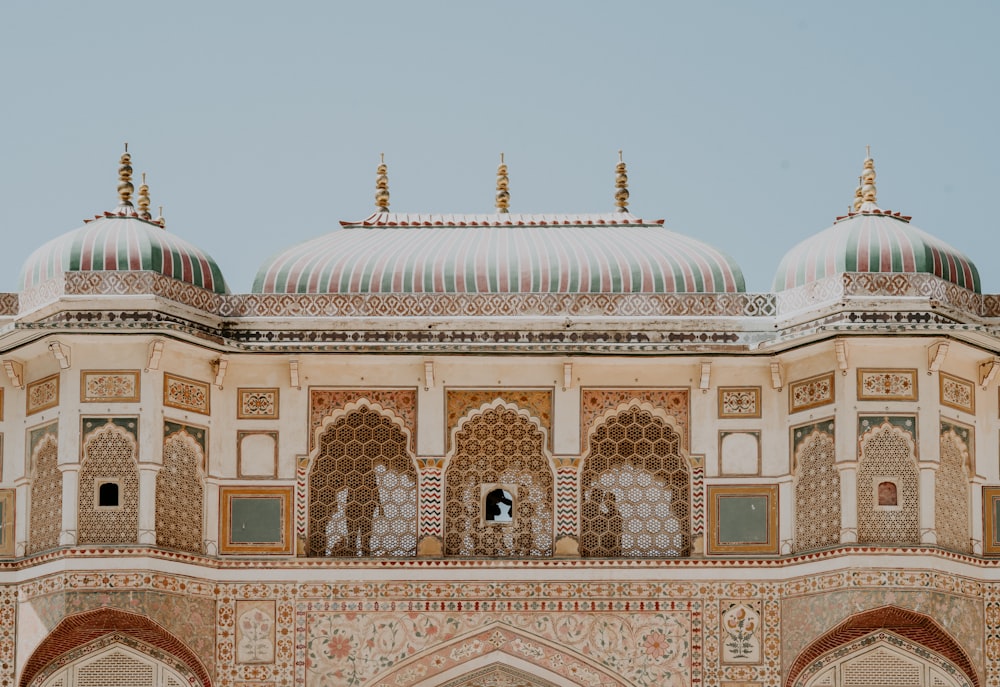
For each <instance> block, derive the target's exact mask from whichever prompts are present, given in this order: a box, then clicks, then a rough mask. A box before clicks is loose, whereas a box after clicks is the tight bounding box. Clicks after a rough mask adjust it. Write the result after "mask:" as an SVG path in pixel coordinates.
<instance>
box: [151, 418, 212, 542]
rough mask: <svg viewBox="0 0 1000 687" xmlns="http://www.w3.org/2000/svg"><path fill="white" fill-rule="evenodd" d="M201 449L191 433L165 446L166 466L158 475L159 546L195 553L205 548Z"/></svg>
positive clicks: (172, 437)
mask: <svg viewBox="0 0 1000 687" xmlns="http://www.w3.org/2000/svg"><path fill="white" fill-rule="evenodd" d="M203 464H204V455H203V453H202V450H201V446H200V445H199V444H198V442H197V441H196V440H195V438H194V437H193V436H191V435H190V434H188V433H187V432H177V433H175V434H171V435H170V436H169V437H167V440H166V441H165V442H164V443H163V467H162V468H161V469H160V471H159V472H158V473H157V474H156V545H157V546H164V547H168V548H171V549H180V550H181V551H190V552H191V553H201V552H202V549H203V543H202V542H203V537H202V522H203V520H204V501H205V487H204V483H203V482H202V473H201V466H202V465H203Z"/></svg>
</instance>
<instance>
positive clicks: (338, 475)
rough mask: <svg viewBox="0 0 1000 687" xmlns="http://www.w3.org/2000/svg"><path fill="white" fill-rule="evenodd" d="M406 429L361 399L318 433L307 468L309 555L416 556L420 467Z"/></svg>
mask: <svg viewBox="0 0 1000 687" xmlns="http://www.w3.org/2000/svg"><path fill="white" fill-rule="evenodd" d="M406 445H407V439H406V434H405V433H404V432H403V430H401V429H400V428H399V426H397V425H396V424H395V423H393V422H392V420H390V419H389V418H388V417H385V416H384V415H381V414H379V413H378V412H376V411H375V410H373V409H371V408H368V407H366V406H362V407H360V408H358V409H357V410H354V411H351V412H350V413H348V414H347V415H345V416H344V417H342V418H340V419H339V420H337V421H336V422H334V423H333V424H332V425H330V426H329V427H328V428H327V429H326V431H324V432H323V434H322V435H321V436H320V438H319V453H318V454H317V456H316V459H315V461H314V462H313V465H312V468H311V469H310V471H309V552H308V553H309V555H310V556H345V557H370V556H376V557H377V556H414V555H416V552H417V471H416V468H414V465H413V460H412V459H411V458H410V454H409V452H408V451H407V449H406Z"/></svg>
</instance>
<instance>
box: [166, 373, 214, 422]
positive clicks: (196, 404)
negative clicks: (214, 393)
mask: <svg viewBox="0 0 1000 687" xmlns="http://www.w3.org/2000/svg"><path fill="white" fill-rule="evenodd" d="M163 405H165V406H169V407H171V408H178V409H180V410H191V411H194V412H196V413H202V414H204V415H208V414H209V413H210V412H211V387H210V385H208V384H207V383H205V382H199V381H198V380H196V379H187V378H186V377H178V376H176V375H172V374H169V373H167V372H164V373H163Z"/></svg>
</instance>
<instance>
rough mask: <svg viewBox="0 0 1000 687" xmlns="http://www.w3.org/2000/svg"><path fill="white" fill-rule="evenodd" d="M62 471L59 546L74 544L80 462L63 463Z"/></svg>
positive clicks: (77, 515) (77, 513) (60, 468)
mask: <svg viewBox="0 0 1000 687" xmlns="http://www.w3.org/2000/svg"><path fill="white" fill-rule="evenodd" d="M59 471H60V472H62V529H61V531H60V532H59V545H60V546H76V538H77V524H78V522H79V516H80V510H79V508H80V504H79V500H80V498H79V497H80V464H79V463H63V464H61V465H59Z"/></svg>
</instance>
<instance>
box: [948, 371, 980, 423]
mask: <svg viewBox="0 0 1000 687" xmlns="http://www.w3.org/2000/svg"><path fill="white" fill-rule="evenodd" d="M940 380H941V382H940V383H941V405H945V406H949V407H951V408H955V409H956V410H964V411H965V412H967V413H975V412H976V390H975V387H974V386H973V384H972V382H970V381H968V380H967V379H959V378H958V377H952V376H951V375H947V374H944V373H943V372H942V373H941V374H940Z"/></svg>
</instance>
